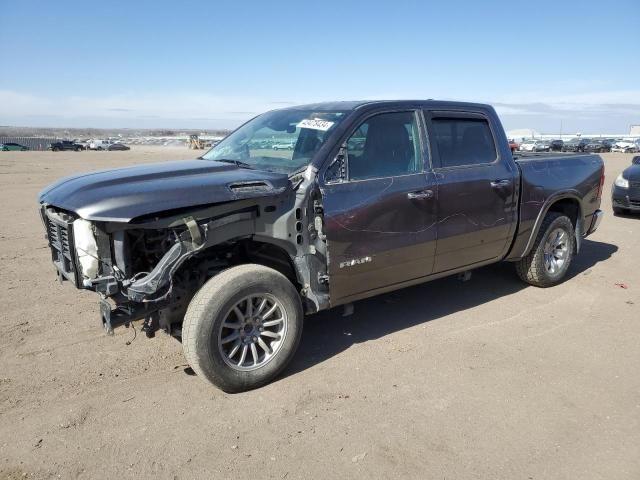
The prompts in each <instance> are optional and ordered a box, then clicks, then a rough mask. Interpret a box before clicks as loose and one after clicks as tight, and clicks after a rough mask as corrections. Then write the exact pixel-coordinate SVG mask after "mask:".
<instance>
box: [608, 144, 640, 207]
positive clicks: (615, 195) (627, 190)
mask: <svg viewBox="0 0 640 480" xmlns="http://www.w3.org/2000/svg"><path fill="white" fill-rule="evenodd" d="M611 205H613V213H615V214H616V215H620V214H622V213H630V212H635V213H640V156H637V157H633V160H632V161H631V166H630V167H628V168H626V169H625V170H624V171H623V172H622V173H621V174H620V175H618V177H617V178H616V179H615V181H614V182H613V187H612V189H611Z"/></svg>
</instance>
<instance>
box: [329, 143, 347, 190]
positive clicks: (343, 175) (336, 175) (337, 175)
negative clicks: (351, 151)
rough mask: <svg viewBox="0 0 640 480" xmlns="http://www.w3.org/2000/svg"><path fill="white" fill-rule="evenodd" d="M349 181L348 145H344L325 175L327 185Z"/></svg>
mask: <svg viewBox="0 0 640 480" xmlns="http://www.w3.org/2000/svg"><path fill="white" fill-rule="evenodd" d="M346 180H347V144H346V143H344V144H342V146H341V147H340V150H338V154H337V155H336V157H335V158H334V159H333V161H332V162H331V163H330V164H329V168H327V171H326V172H325V174H324V181H325V182H326V183H341V182H344V181H346Z"/></svg>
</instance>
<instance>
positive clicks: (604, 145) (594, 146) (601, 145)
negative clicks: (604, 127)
mask: <svg viewBox="0 0 640 480" xmlns="http://www.w3.org/2000/svg"><path fill="white" fill-rule="evenodd" d="M582 151H583V152H593V153H603V152H610V151H611V144H610V143H609V142H608V141H607V140H591V141H590V142H589V143H587V144H586V145H585V146H584V147H583V149H582Z"/></svg>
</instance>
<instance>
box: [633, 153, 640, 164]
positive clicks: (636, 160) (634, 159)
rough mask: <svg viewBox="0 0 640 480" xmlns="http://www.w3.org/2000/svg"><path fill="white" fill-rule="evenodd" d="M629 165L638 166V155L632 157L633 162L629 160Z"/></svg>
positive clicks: (639, 157) (639, 161) (639, 156)
mask: <svg viewBox="0 0 640 480" xmlns="http://www.w3.org/2000/svg"><path fill="white" fill-rule="evenodd" d="M631 163H632V164H633V165H640V155H636V156H635V157H633V160H631Z"/></svg>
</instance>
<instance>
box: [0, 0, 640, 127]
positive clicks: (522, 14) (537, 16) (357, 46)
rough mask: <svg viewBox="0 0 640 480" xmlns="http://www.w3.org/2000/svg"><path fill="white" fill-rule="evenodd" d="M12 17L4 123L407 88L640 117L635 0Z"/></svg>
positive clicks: (115, 122)
mask: <svg viewBox="0 0 640 480" xmlns="http://www.w3.org/2000/svg"><path fill="white" fill-rule="evenodd" d="M0 17H1V20H2V21H1V24H2V27H1V28H0V53H1V54H2V59H3V60H2V63H1V64H0V125H13V126H35V127H97V128H100V127H109V128H178V129H179V128H202V129H211V128H233V127H235V126H237V125H238V124H240V123H241V122H243V121H245V120H247V119H248V118H251V117H253V116H255V115H256V114H258V113H261V112H263V111H266V110H271V109H274V108H282V107H286V106H287V105H294V104H301V103H311V102H317V101H325V100H361V99H372V100H374V99H407V98H419V99H423V98H434V99H444V100H462V101H477V102H485V103H491V104H492V105H494V106H495V107H496V109H497V111H498V113H499V114H500V117H501V119H502V121H503V123H504V125H505V128H507V129H518V128H532V129H535V130H537V131H539V132H541V133H546V132H549V133H559V131H560V128H562V130H563V133H568V132H571V133H573V132H575V133H577V132H583V133H598V132H602V133H604V132H608V133H624V132H628V131H629V126H630V124H640V1H639V0H610V1H608V2H603V1H574V0H554V1H547V0H536V1H529V2H517V1H514V0H510V1H492V0H484V1H479V0H467V1H459V0H446V1H443V0H438V1H428V0H422V1H405V0H394V1H388V0H387V1H377V0H369V1H349V0H341V1H334V0H318V1H304V0H298V1H278V0H273V1H264V0H258V1H250V0H245V1H240V0H236V1H225V2H219V1H189V0H183V1H181V2H175V1H173V2H170V1H163V0H155V1H145V0H138V1H121V0H111V1H108V2H87V1H86V0H84V1H65V0H58V1H56V2H52V1H50V0H48V1H42V0H41V1H35V0H0Z"/></svg>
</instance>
